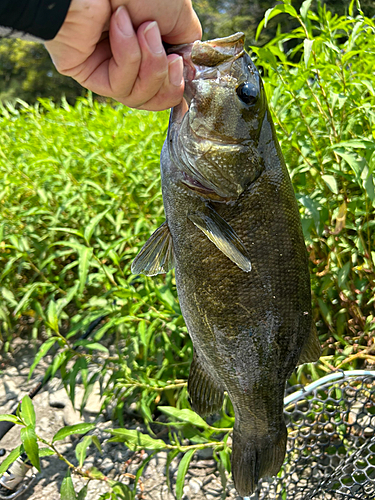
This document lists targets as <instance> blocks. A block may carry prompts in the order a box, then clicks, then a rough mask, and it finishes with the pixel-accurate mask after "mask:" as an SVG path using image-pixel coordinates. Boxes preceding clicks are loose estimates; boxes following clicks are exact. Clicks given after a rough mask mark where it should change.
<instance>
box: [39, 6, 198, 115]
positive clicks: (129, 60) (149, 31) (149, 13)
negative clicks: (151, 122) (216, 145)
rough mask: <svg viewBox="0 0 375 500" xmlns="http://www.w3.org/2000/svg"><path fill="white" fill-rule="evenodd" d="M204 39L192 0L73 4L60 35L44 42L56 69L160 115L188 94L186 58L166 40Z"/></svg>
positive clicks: (90, 86)
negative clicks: (173, 51)
mask: <svg viewBox="0 0 375 500" xmlns="http://www.w3.org/2000/svg"><path fill="white" fill-rule="evenodd" d="M201 35H202V31H201V26H200V23H199V20H198V18H197V16H196V14H195V12H194V10H193V8H192V5H191V0H173V1H172V2H171V0H72V2H71V5H70V8H69V11H68V14H67V17H66V19H65V22H64V24H63V25H62V27H61V28H60V30H59V32H58V34H57V35H56V37H55V38H54V39H53V40H51V41H49V42H46V43H45V46H46V48H47V50H48V51H49V53H50V55H51V57H52V60H53V62H54V64H55V66H56V68H57V70H58V71H59V72H60V73H62V74H63V75H67V76H71V77H72V78H74V79H75V80H77V81H78V82H79V83H80V84H81V85H82V86H84V87H86V88H87V89H89V90H92V91H93V92H96V93H97V94H100V95H103V96H108V97H113V98H114V99H116V100H118V101H120V102H122V103H124V104H126V105H127V106H129V107H132V108H138V109H147V110H150V111H158V110H162V109H167V108H170V107H172V106H175V105H177V104H178V103H179V102H180V101H181V99H182V95H183V89H184V82H183V79H182V73H183V63H182V58H181V57H180V56H178V55H176V54H170V55H168V56H167V55H166V53H165V51H164V49H163V46H162V40H163V41H165V42H167V43H171V44H180V43H190V42H193V41H194V40H197V39H200V38H201Z"/></svg>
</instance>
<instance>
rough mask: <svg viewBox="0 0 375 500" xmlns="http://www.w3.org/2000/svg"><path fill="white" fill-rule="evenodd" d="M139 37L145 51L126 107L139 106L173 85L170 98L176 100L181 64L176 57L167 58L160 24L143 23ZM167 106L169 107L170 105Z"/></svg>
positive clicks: (178, 92) (139, 30)
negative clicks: (177, 62) (176, 60)
mask: <svg viewBox="0 0 375 500" xmlns="http://www.w3.org/2000/svg"><path fill="white" fill-rule="evenodd" d="M137 35H138V42H139V46H140V48H141V51H142V62H141V66H140V69H139V74H138V78H137V81H136V82H135V85H134V88H133V91H132V93H131V95H129V98H128V99H127V100H126V104H127V105H128V106H131V107H140V106H142V105H143V104H144V103H146V102H148V101H150V100H151V99H152V98H153V97H154V96H155V95H157V94H158V93H159V91H160V89H162V88H164V87H166V86H170V93H171V97H172V100H173V101H175V100H176V99H177V98H178V97H179V96H180V94H181V92H180V86H181V76H180V77H179V78H178V75H177V76H176V72H177V73H178V72H179V64H176V62H175V58H167V55H166V53H165V50H164V48H163V44H162V40H161V35H160V31H159V27H158V25H157V23H156V22H146V23H143V24H142V25H141V26H140V27H139V29H138V32H137ZM170 76H171V78H172V80H171V81H170V79H169V78H170ZM164 107H167V104H166V105H165V106H164Z"/></svg>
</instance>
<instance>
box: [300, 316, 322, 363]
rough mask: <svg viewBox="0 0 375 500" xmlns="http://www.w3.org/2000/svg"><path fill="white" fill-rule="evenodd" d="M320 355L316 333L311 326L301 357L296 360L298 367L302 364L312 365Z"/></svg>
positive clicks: (320, 350) (314, 328)
mask: <svg viewBox="0 0 375 500" xmlns="http://www.w3.org/2000/svg"><path fill="white" fill-rule="evenodd" d="M321 354H322V348H321V347H320V342H319V337H318V332H317V331H316V327H315V325H314V324H313V325H312V327H311V331H310V334H309V336H308V337H307V340H306V343H305V345H304V346H303V349H302V352H301V355H300V357H299V360H298V364H299V365H303V364H304V363H314V362H315V361H318V359H319V358H320V356H321Z"/></svg>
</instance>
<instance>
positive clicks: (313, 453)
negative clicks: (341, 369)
mask: <svg viewBox="0 0 375 500" xmlns="http://www.w3.org/2000/svg"><path fill="white" fill-rule="evenodd" d="M284 414H285V421H286V424H287V428H288V444H287V453H286V457H285V461H284V465H283V468H282V470H281V471H280V473H279V474H278V477H276V478H274V479H269V480H265V479H262V480H261V481H260V482H259V484H258V488H257V491H256V492H255V493H254V494H253V495H252V496H251V497H250V499H251V500H253V499H254V500H255V499H258V500H263V499H264V500H266V499H267V500H268V499H269V500H292V499H293V500H310V499H314V500H331V499H332V500H348V499H366V500H374V499H375V372H374V375H373V376H372V375H371V376H363V377H356V378H353V377H345V378H343V379H341V380H340V381H337V382H328V383H326V384H323V385H321V386H319V387H316V388H315V389H314V390H313V391H311V393H308V394H302V395H301V396H300V397H299V398H298V399H295V400H294V401H293V402H290V403H288V404H287V405H286V406H285V409H284Z"/></svg>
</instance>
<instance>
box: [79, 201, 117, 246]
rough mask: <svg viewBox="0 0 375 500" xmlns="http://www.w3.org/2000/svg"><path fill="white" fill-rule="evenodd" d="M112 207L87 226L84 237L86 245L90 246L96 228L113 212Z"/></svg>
mask: <svg viewBox="0 0 375 500" xmlns="http://www.w3.org/2000/svg"><path fill="white" fill-rule="evenodd" d="M111 208H112V207H109V208H107V210H104V212H101V213H100V214H98V215H96V216H95V217H94V218H93V219H92V221H91V222H90V223H89V224H88V225H87V226H86V229H85V232H84V236H85V240H86V243H87V244H88V245H89V244H90V240H91V236H92V234H93V232H94V231H95V228H96V226H97V225H98V224H99V222H100V221H101V220H102V218H103V217H104V216H105V215H106V214H107V213H108V212H109V211H110V210H111Z"/></svg>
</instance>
